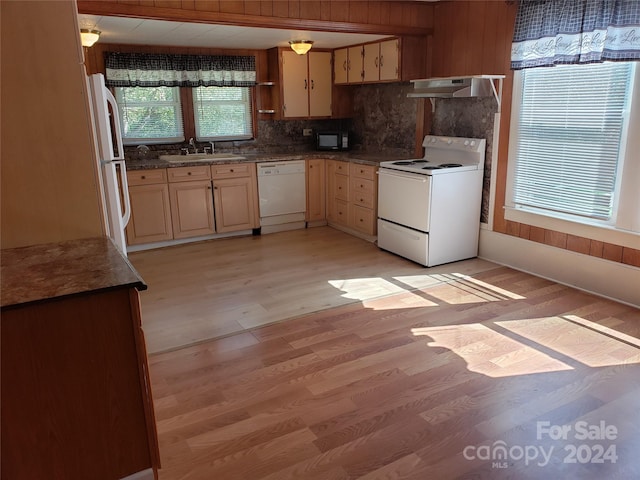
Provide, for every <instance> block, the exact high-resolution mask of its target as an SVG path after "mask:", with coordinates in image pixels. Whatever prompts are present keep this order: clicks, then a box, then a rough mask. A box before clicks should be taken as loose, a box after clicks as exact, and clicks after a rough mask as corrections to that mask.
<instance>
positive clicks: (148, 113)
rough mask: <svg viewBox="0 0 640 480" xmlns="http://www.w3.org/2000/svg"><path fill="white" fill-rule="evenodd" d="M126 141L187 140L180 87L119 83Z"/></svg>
mask: <svg viewBox="0 0 640 480" xmlns="http://www.w3.org/2000/svg"><path fill="white" fill-rule="evenodd" d="M115 93H116V95H115V97H116V101H117V102H118V109H119V110H120V122H121V125H122V130H123V133H122V136H123V140H124V143H125V145H135V144H138V143H174V142H182V141H184V132H183V127H182V106H181V104H180V87H116V88H115Z"/></svg>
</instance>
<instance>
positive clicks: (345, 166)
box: [335, 161, 349, 175]
mask: <svg viewBox="0 0 640 480" xmlns="http://www.w3.org/2000/svg"><path fill="white" fill-rule="evenodd" d="M335 171H336V173H341V174H342V175H349V162H341V161H336V170H335Z"/></svg>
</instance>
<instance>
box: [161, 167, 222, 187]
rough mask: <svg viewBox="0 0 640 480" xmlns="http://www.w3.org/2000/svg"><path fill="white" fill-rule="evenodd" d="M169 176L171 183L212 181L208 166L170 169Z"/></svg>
mask: <svg viewBox="0 0 640 480" xmlns="http://www.w3.org/2000/svg"><path fill="white" fill-rule="evenodd" d="M167 175H168V177H169V183H174V182H190V181H191V180H209V179H211V173H210V171H209V166H208V165H202V166H198V167H176V168H170V169H169V170H168V172H167Z"/></svg>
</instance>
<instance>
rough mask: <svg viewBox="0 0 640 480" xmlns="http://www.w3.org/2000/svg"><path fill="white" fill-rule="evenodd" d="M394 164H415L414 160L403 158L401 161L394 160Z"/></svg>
mask: <svg viewBox="0 0 640 480" xmlns="http://www.w3.org/2000/svg"><path fill="white" fill-rule="evenodd" d="M393 164H394V165H415V162H413V161H412V160H403V161H401V162H393Z"/></svg>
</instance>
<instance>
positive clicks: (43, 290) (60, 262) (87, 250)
mask: <svg viewBox="0 0 640 480" xmlns="http://www.w3.org/2000/svg"><path fill="white" fill-rule="evenodd" d="M0 253H1V256H2V258H1V264H2V272H1V273H2V274H1V283H2V294H1V299H0V310H7V309H12V308H18V307H21V306H25V305H32V304H36V303H42V302H46V301H51V300H55V299H63V298H69V297H73V296H79V295H85V294H91V293H97V292H104V291H109V290H116V289H130V288H135V289H136V290H138V291H143V290H146V289H147V285H146V283H145V282H144V280H143V279H142V277H141V276H140V274H139V273H138V272H137V271H136V269H135V268H134V267H133V266H132V265H131V263H130V262H129V260H128V259H127V258H126V257H125V256H124V255H123V254H122V253H121V252H120V250H118V248H117V247H116V246H115V245H114V244H113V241H112V240H111V239H110V238H108V237H93V238H86V239H77V240H69V241H64V242H57V243H49V244H42V245H31V246H25V247H17V248H10V249H2V250H1V251H0Z"/></svg>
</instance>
